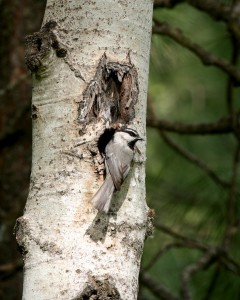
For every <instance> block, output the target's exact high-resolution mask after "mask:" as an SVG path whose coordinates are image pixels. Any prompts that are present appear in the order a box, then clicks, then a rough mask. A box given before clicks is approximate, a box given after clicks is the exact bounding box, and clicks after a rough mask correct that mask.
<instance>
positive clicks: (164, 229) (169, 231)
mask: <svg viewBox="0 0 240 300" xmlns="http://www.w3.org/2000/svg"><path fill="white" fill-rule="evenodd" d="M155 227H156V228H157V229H159V230H161V231H162V232H164V233H166V234H167V235H170V236H172V237H174V238H176V239H178V240H180V241H182V242H183V243H185V245H188V247H193V248H196V249H199V250H202V251H206V250H209V247H208V246H207V245H205V244H203V243H202V242H200V241H198V240H194V239H190V238H188V237H185V236H183V235H181V234H179V233H177V232H175V231H173V230H172V229H170V228H169V227H167V226H164V225H162V224H160V223H156V224H155Z"/></svg>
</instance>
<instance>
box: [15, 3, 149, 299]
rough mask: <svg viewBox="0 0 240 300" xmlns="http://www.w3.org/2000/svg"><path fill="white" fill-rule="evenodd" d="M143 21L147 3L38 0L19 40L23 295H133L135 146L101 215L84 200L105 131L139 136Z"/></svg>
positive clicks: (139, 224)
mask: <svg viewBox="0 0 240 300" xmlns="http://www.w3.org/2000/svg"><path fill="white" fill-rule="evenodd" d="M151 20H152V1H151V0H138V1H136V0H135V1H133V0H131V1H126V0H107V1H102V0H95V1H77V0H75V1H65V0H59V1H54V0H48V2H47V6H46V12H45V16H44V21H43V24H44V25H43V26H42V29H41V30H40V31H39V32H37V33H35V34H33V35H31V36H29V37H27V38H26V44H27V51H26V62H27V65H28V67H29V69H30V70H31V71H32V73H33V95H32V119H33V155H32V172H31V183H30V191H29V196H28V199H27V203H26V207H25V211H24V215H23V216H22V217H21V218H19V219H18V220H17V223H16V238H17V241H18V244H19V247H20V249H21V251H22V253H23V257H24V288H23V299H24V300H33V299H38V300H41V299H95V298H94V295H95V297H96V299H108V298H111V299H126V300H129V299H130V300H131V299H137V291H138V274H139V266H140V260H141V255H142V250H143V242H144V239H145V236H146V230H147V224H148V220H149V216H148V211H147V206H146V203H145V182H144V177H145V169H144V162H145V146H144V145H143V144H142V146H139V151H138V152H137V153H136V155H135V158H134V165H133V167H132V171H131V172H130V174H129V175H128V177H127V179H126V181H125V182H124V184H123V186H122V189H121V191H120V192H118V193H115V195H114V199H113V205H112V207H111V212H110V213H108V214H105V213H100V212H98V211H97V210H96V209H94V208H93V206H92V203H91V198H92V196H93V195H94V194H95V192H96V191H97V190H98V188H99V187H100V185H101V184H102V182H103V169H104V165H102V164H101V163H100V160H101V157H100V154H99V147H101V143H100V142H99V138H100V137H101V139H100V140H101V141H104V139H105V136H106V134H107V133H108V131H106V129H107V128H118V127H121V126H128V127H131V128H134V129H136V130H137V131H138V132H139V134H140V135H141V136H142V137H144V136H145V118H146V95H147V81H148V64H149V48H150V37H151ZM150 217H151V216H150ZM97 297H98V298H97Z"/></svg>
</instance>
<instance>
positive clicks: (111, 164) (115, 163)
mask: <svg viewBox="0 0 240 300" xmlns="http://www.w3.org/2000/svg"><path fill="white" fill-rule="evenodd" d="M106 164H107V168H108V171H109V173H110V174H111V177H112V180H113V183H114V186H115V188H116V190H118V191H119V190H120V187H121V185H122V183H123V180H124V179H125V177H126V176H127V174H128V171H129V167H128V166H126V165H122V164H121V162H120V160H119V159H118V158H117V157H116V156H115V155H114V154H113V153H110V154H109V155H107V156H106Z"/></svg>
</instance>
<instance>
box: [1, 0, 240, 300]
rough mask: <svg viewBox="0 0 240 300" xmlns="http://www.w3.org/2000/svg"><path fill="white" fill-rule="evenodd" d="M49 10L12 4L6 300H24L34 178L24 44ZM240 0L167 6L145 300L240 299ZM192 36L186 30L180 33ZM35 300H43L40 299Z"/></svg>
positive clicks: (4, 85)
mask: <svg viewBox="0 0 240 300" xmlns="http://www.w3.org/2000/svg"><path fill="white" fill-rule="evenodd" d="M45 4H46V3H45V1H43V0H22V1H18V0H8V1H6V0H4V1H0V24H1V27H0V28H1V29H0V64H1V66H0V73H1V80H0V107H1V114H0V152H1V155H0V170H1V171H0V279H1V281H0V299H4V300H13V299H14V300H15V299H16V300H18V299H21V293H22V260H21V256H20V254H19V253H18V251H17V246H16V242H15V238H14V237H13V228H14V224H15V221H16V219H17V218H18V217H19V216H21V215H22V211H23V208H24V205H25V202H26V199H27V194H28V186H29V176H30V168H31V117H30V116H31V113H30V103H31V76H30V73H29V72H28V70H27V69H26V67H25V63H24V37H25V36H26V35H28V34H31V33H33V32H35V31H38V30H39V29H40V26H41V22H42V19H43V14H44V9H45ZM237 5H238V1H232V0H222V1H214V0H201V1H200V0H194V1H193V0H186V1H180V0H155V6H154V20H153V37H152V48H151V63H150V77H149V95H148V116H147V125H148V132H147V133H148V146H147V176H146V182H147V202H148V205H149V207H150V208H152V209H154V211H155V212H154V211H153V210H152V211H150V212H149V217H151V216H152V217H153V216H154V215H155V233H154V237H153V238H148V240H147V241H146V243H145V251H144V256H143V261H142V270H141V275H140V292H139V300H140V299H141V300H156V299H163V300H177V299H184V300H185V299H186V300H191V299H194V300H209V299H216V300H221V299H222V300H226V299H231V300H235V299H240V277H239V275H240V251H239V249H240V236H239V222H240V204H239V195H240V191H239V174H238V173H239V155H240V147H239V138H240V130H239V128H240V126H239V119H240V118H239V107H240V105H239V84H240V71H239V63H238V56H239V42H240V34H239V32H240V29H239V28H240V26H239V23H238V20H240V16H239V11H240V9H238V6H237ZM179 29H181V31H180V30H179ZM34 300H35V299H34Z"/></svg>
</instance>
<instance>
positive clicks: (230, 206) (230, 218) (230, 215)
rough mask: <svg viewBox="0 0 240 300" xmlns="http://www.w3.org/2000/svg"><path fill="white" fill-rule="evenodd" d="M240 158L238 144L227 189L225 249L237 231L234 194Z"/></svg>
mask: <svg viewBox="0 0 240 300" xmlns="http://www.w3.org/2000/svg"><path fill="white" fill-rule="evenodd" d="M239 160H240V145H239V144H238V145H237V148H236V151H235V155H234V159H233V167H232V179H231V185H230V189H229V194H228V199H227V209H226V211H227V215H226V220H227V226H226V231H225V235H224V241H223V246H224V248H225V249H226V250H227V249H228V248H229V246H230V242H231V239H232V237H233V235H234V234H236V232H237V228H236V224H235V209H234V207H235V196H236V192H237V175H238V167H239Z"/></svg>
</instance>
